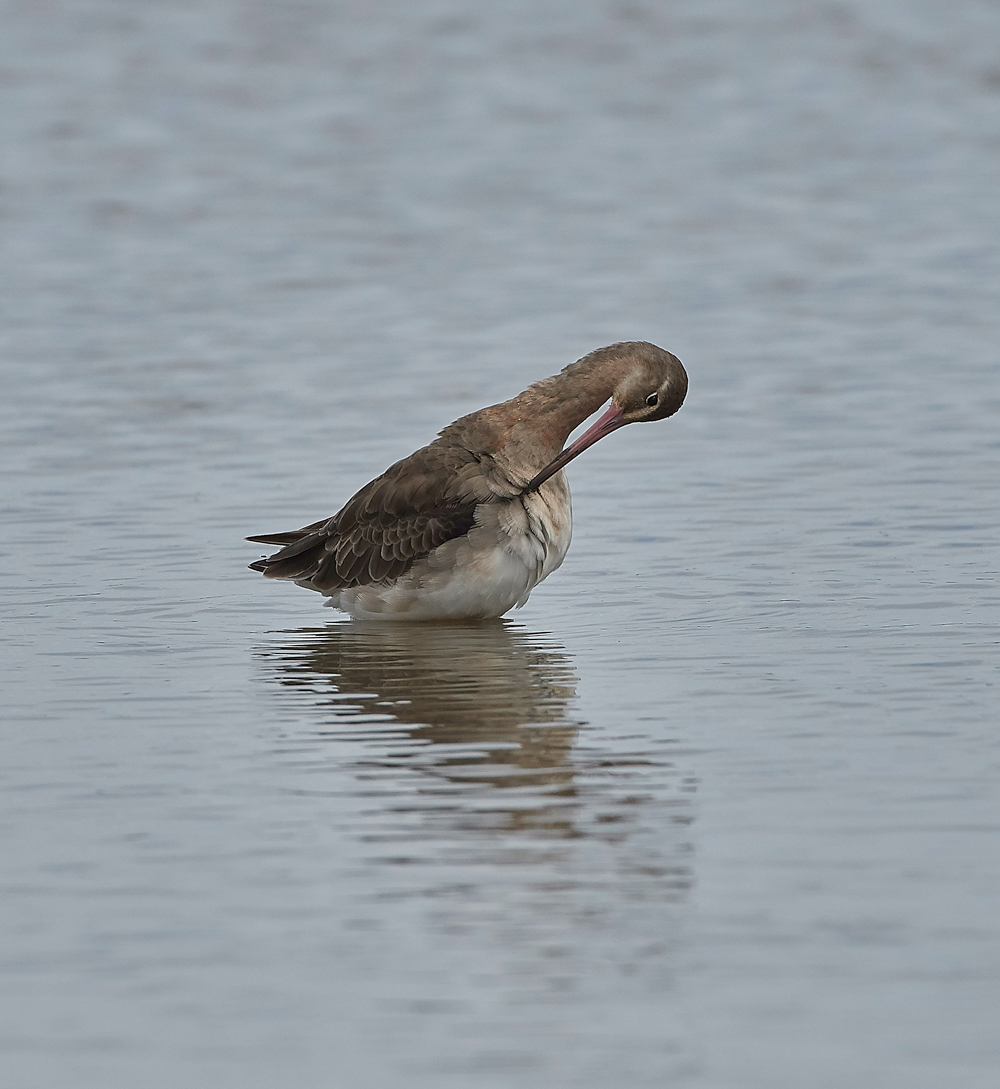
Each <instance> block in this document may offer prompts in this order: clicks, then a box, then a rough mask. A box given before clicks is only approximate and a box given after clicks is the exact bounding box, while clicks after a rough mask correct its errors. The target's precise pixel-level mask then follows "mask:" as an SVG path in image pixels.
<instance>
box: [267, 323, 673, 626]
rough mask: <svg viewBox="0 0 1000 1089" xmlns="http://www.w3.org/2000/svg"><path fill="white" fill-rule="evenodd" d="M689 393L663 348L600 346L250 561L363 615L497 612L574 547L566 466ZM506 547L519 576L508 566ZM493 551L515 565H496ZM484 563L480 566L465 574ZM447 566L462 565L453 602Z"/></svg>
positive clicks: (473, 418)
mask: <svg viewBox="0 0 1000 1089" xmlns="http://www.w3.org/2000/svg"><path fill="white" fill-rule="evenodd" d="M686 391H687V375H686V374H685V372H684V368H683V367H682V366H681V364H680V362H679V360H677V359H676V358H675V357H674V356H672V355H671V354H670V353H669V352H665V351H664V350H663V349H662V348H658V347H656V345H653V344H648V343H646V342H643V341H637V342H628V343H622V344H612V345H610V346H609V347H607V348H601V349H598V351H596V352H591V353H590V355H587V356H584V358H583V359H581V360H579V361H578V362H576V363H573V364H571V365H570V366H569V367H566V368H565V369H564V370H563V371H562V372H560V373H559V374H558V375H554V376H553V377H551V378H546V379H543V380H542V381H541V382H537V383H535V385H533V386H530V387H529V388H528V389H527V390H525V391H524V392H523V393H522V394H520V395H519V396H517V397H515V398H513V399H512V400H510V401H505V402H503V403H502V404H499V405H492V406H490V407H488V408H484V409H481V410H480V411H478V412H474V413H472V414H471V415H469V416H464V417H462V418H461V419H459V420H456V421H455V422H454V423H453V424H450V425H449V426H448V427H446V428H445V429H444V430H443V431H442V432H441V434H440V435H439V436H438V438H436V439H435V440H434V441H433V442H432V443H430V445H428V446H425V447H423V448H422V449H420V450H417V451H416V453H413V454H411V455H410V456H409V457H407V458H404V459H403V460H402V461H398V462H396V464H395V465H392V466H391V467H390V468H389V469H387V470H386V471H385V472H384V473H383V474H382V475H381V476H379V477H376V478H375V479H374V480H372V481H370V482H369V483H368V484H366V485H365V486H364V487H363V488H362V489H361V490H360V491H359V492H358V493H357V494H356V495H355V496H354V497H353V498H352V499H351V500H350V501H349V502H348V503H347V504H346V506H344V507H343V509H342V510H341V511H340V512H339V513H338V514H335V515H334V516H333V517H332V518H328V519H326V520H323V521H320V522H314V523H313V524H312V525H309V526H306V527H304V528H303V529H300V530H292V531H289V532H286V533H274V534H263V535H260V536H256V537H248V538H247V540H250V541H259V542H262V543H264V544H276V545H283V546H284V547H283V548H281V550H280V551H279V552H276V553H275V554H274V555H273V556H271V557H269V558H268V559H263V560H259V561H257V562H256V563H253V564H251V565H250V566H251V568H252V569H253V570H255V571H260V572H261V573H263V574H264V575H265V576H267V577H268V578H280V579H291V580H294V581H295V582H297V583H298V584H299V585H300V586H305V587H308V588H309V589H312V590H317V591H319V592H320V593H322V594H326V595H328V596H330V597H331V598H332V599H333V600H332V601H331V603H332V604H337V605H339V606H340V607H342V608H347V609H348V611H350V612H351V613H352V614H354V615H357V616H371V615H386V616H393V617H404V616H408V617H410V618H416V619H430V618H434V617H436V616H439V615H440V616H448V617H453V618H457V617H459V616H480V615H484V616H485V615H494V616H496V615H500V612H506V611H507V609H509V608H511V607H512V606H513V605H514V604H518V603H523V600H526V599H527V595H528V593H530V590H531V588H532V587H533V586H534V585H535V584H537V582H539V581H541V579H542V578H544V577H545V576H546V575H547V574H548V573H549V571H550V570H554V569H555V567H557V566H558V564H559V563H560V562H561V561H562V557H563V555H564V554H565V551H566V548H568V546H569V521H570V511H569V492H568V488H567V487H566V484H565V480H564V478H563V476H562V473H561V469H562V468H563V466H564V465H565V464H566V463H568V462H569V461H570V460H572V458H574V457H575V456H576V455H577V454H579V453H580V452H582V450H583V449H585V448H586V447H587V446H589V445H591V444H592V443H593V442H595V441H597V439H599V438H601V437H603V435H604V434H607V433H609V432H610V431H612V430H615V429H616V428H618V427H620V426H622V425H624V424H626V423H632V422H638V421H648V420H657V419H663V418H664V417H666V416H670V415H672V414H673V413H674V412H676V411H677V409H678V408H680V406H681V404H682V402H683V400H684V396H685V393H686ZM609 397H612V399H613V404H612V408H611V409H609V411H608V412H607V413H606V414H605V416H604V417H603V418H602V420H601V421H599V423H598V424H597V425H595V426H594V427H593V428H591V429H590V431H588V432H587V433H586V434H585V435H584V436H582V437H581V438H580V439H579V440H577V442H575V443H574V444H572V445H571V446H570V447H569V448H568V449H567V450H565V451H562V446H563V443H564V442H565V440H566V438H567V436H568V435H569V433H570V432H571V431H572V430H573V429H574V428H575V427H576V426H577V425H578V424H579V423H581V422H582V421H583V420H584V419H586V418H587V417H588V416H590V415H591V414H592V413H594V412H595V411H596V410H597V409H598V408H600V406H601V405H602V404H603V403H604V402H605V401H607V400H608V398H609ZM560 451H562V452H561V453H560ZM464 544H468V545H469V548H464V547H463V546H464ZM446 545H447V546H449V547H448V548H447V549H443V548H442V546H446ZM493 552H496V553H497V555H496V556H493V555H492V553H493ZM488 554H489V555H488ZM490 556H492V559H490ZM511 556H516V557H518V562H519V563H520V564H521V567H520V568H518V569H517V571H518V572H520V573H523V576H524V577H523V578H521V577H520V574H516V573H515V572H513V571H512V569H511V568H510V563H509V561H510V557H511ZM498 557H499V558H500V559H502V561H503V563H504V564H505V565H506V566H505V567H504V569H503V571H502V572H500V573H499V574H497V572H496V570H495V569H496V563H497V562H499V561H498ZM487 560H489V562H486V561H487ZM477 562H479V566H480V567H481V568H483V570H477V571H476V572H475V573H474V578H473V577H470V571H471V570H472V568H473V566H475V565H476V563H477ZM484 564H485V567H484ZM490 564H492V567H491V566H490ZM449 565H451V566H453V567H455V568H456V570H457V569H461V572H460V573H461V579H460V580H459V581H460V582H461V588H460V590H459V589H455V588H453V590H452V592H451V596H452V598H454V599H455V600H454V601H453V602H451V603H450V604H449V597H448V593H449V592H448V590H447V587H446V585H445V583H446V579H445V575H446V574H448V568H449ZM487 567H488V568H489V569H490V571H493V572H494V577H496V578H501V579H505V580H507V582H509V583H510V586H509V587H507V589H506V590H505V591H504V592H500V591H499V590H497V591H496V592H492V591H491V590H490V588H489V587H486V586H484V587H481V588H480V589H481V591H482V592H481V593H480V590H479V589H477V588H476V586H475V583H476V580H479V581H480V582H482V581H483V580H484V579H487V580H488V578H489V577H491V576H490V575H489V574H487V573H485V568H487ZM522 569H523V570H522ZM522 582H523V583H524V585H523V586H522V585H521V583H522ZM515 584H516V585H515ZM457 585H458V583H456V586H457ZM366 588H370V589H366ZM361 591H364V593H362V592H361ZM515 591H516V592H515ZM435 595H436V596H435ZM345 597H346V598H347V600H345ZM362 597H363V598H364V601H363V602H362V600H361V598H362ZM431 597H434V599H435V603H434V604H429V599H430V598H431ZM439 598H440V600H438V599H439ZM459 598H461V601H459V600H458V599H459ZM480 598H482V600H479V599H480ZM508 599H510V600H508ZM501 605H502V606H503V608H500V606H501ZM497 609H499V610H500V611H499V612H498V611H496V610H497ZM442 610H443V612H442ZM484 610H485V611H484Z"/></svg>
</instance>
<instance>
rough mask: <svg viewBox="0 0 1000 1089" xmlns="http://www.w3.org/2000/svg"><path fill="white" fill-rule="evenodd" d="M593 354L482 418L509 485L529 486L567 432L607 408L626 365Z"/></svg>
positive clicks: (554, 452) (558, 446)
mask: <svg viewBox="0 0 1000 1089" xmlns="http://www.w3.org/2000/svg"><path fill="white" fill-rule="evenodd" d="M618 362H619V361H618V360H615V359H606V358H601V353H600V352H592V353H591V354H590V355H588V356H584V358H583V359H581V360H579V361H578V362H576V363H571V364H570V365H569V366H568V367H566V368H565V369H564V370H563V371H561V372H560V373H559V374H556V375H553V376H552V377H551V378H543V379H542V381H540V382H536V383H535V384H534V385H533V386H529V387H528V388H527V389H526V390H525V391H524V392H523V393H521V394H519V395H518V396H517V397H515V398H513V399H512V400H510V401H505V402H504V403H503V404H501V405H493V406H492V407H491V408H487V409H484V410H483V412H482V413H481V416H482V419H483V423H484V424H485V425H486V427H487V428H488V429H489V430H490V431H492V432H493V434H494V435H495V438H494V441H493V445H494V449H495V450H496V451H497V453H498V454H499V460H501V461H502V462H503V463H504V465H505V468H507V469H508V471H509V472H510V475H511V476H512V479H515V480H517V479H518V478H519V477H523V478H524V479H525V480H530V479H531V478H532V477H533V476H534V475H535V474H536V473H538V472H540V471H541V470H542V469H543V468H544V467H545V466H546V465H548V463H549V462H550V461H551V460H552V459H553V458H554V457H555V456H556V455H557V454H558V453H559V452H560V451H561V450H562V448H563V446H564V445H565V443H566V439H567V437H568V436H569V434H570V432H571V431H573V430H574V429H575V428H576V427H578V426H579V425H580V424H581V423H583V421H584V420H586V419H587V417H588V416H592V415H593V414H594V413H595V412H596V411H597V410H598V409H599V408H600V407H601V406H602V405H603V404H605V402H607V401H608V400H609V399H610V397H611V395H612V393H614V391H615V388H616V387H617V385H618V383H619V382H620V381H621V379H622V377H623V376H624V374H625V369H626V365H625V361H624V360H622V361H621V362H620V365H616V364H617V363H618Z"/></svg>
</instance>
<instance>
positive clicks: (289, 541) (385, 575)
mask: <svg viewBox="0 0 1000 1089" xmlns="http://www.w3.org/2000/svg"><path fill="white" fill-rule="evenodd" d="M491 468H492V466H491V465H490V466H487V465H485V464H484V459H483V458H482V456H476V455H475V454H473V453H471V451H469V450H466V449H463V448H461V447H457V446H454V445H451V444H443V443H441V442H440V440H439V441H438V442H435V443H432V444H431V445H430V446H425V447H424V448H423V449H422V450H418V451H417V452H416V453H415V454H411V455H410V456H409V457H408V458H404V459H403V460H402V461H399V462H397V463H396V464H395V465H393V466H391V467H390V468H389V469H387V470H386V471H385V472H384V473H383V474H382V475H381V476H380V477H376V478H375V480H372V481H370V482H369V483H368V484H366V485H365V486H364V487H363V488H362V489H361V490H360V491H359V492H358V493H357V495H355V496H354V497H353V498H352V499H351V500H350V501H349V502H348V503H347V504H346V506H345V507H344V508H343V510H341V511H340V513H339V514H335V515H334V516H333V517H332V518H329V519H327V520H326V521H322V522H314V523H313V524H312V525H311V526H306V527H305V528H304V529H300V530H293V531H291V532H289V533H272V534H264V535H261V536H258V537H248V538H247V540H257V541H262V542H264V543H265V544H284V545H285V547H284V548H283V549H281V551H280V552H276V553H275V554H274V555H273V556H270V557H268V558H267V559H265V560H258V561H257V562H256V563H252V564H251V565H250V567H251V568H252V569H253V570H254V571H260V572H261V573H262V574H264V575H266V576H267V577H268V578H276V579H293V580H295V581H296V582H298V583H300V584H303V585H306V586H309V587H310V588H311V589H314V590H319V591H320V592H321V593H327V594H328V593H332V592H334V591H336V590H342V589H345V588H346V587H349V586H363V585H366V584H368V583H372V582H382V581H384V580H390V579H395V578H399V576H400V575H403V574H405V573H406V572H407V571H408V570H409V569H410V567H412V566H413V564H414V563H415V562H416V561H417V560H418V559H420V558H421V557H423V556H426V555H427V554H428V553H430V552H432V551H433V550H434V549H435V548H437V547H438V546H439V545H442V544H444V543H445V542H446V541H450V540H452V539H453V538H455V537H461V536H462V535H463V534H465V533H468V532H469V530H470V529H471V528H472V526H473V524H474V521H475V510H476V507H477V506H478V504H479V503H480V502H482V501H483V500H484V499H487V498H489V497H491V494H492V493H491V492H490V491H489V489H488V487H486V484H485V476H486V474H487V473H488V472H490V469H491Z"/></svg>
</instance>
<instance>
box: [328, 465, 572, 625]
mask: <svg viewBox="0 0 1000 1089" xmlns="http://www.w3.org/2000/svg"><path fill="white" fill-rule="evenodd" d="M572 533H573V511H572V507H571V504H570V495H569V485H568V484H567V483H566V478H565V476H564V474H563V473H557V474H556V475H555V476H553V477H552V478H551V479H550V480H547V481H546V482H545V484H543V485H542V487H541V488H540V489H539V490H538V491H537V492H533V493H532V494H531V495H529V496H522V497H521V498H520V499H517V500H513V501H508V502H502V503H483V504H481V505H480V506H479V507H478V508H477V509H476V524H475V525H474V526H473V527H472V529H471V530H469V532H468V534H466V535H465V536H464V537H458V538H456V539H455V540H453V541H447V542H446V543H445V544H443V545H441V546H440V547H438V548H436V549H435V550H434V551H433V552H432V553H431V554H430V555H429V556H425V557H424V559H422V560H418V561H417V562H416V563H415V564H414V565H413V566H412V567H411V568H410V570H409V571H407V572H406V574H405V575H402V576H401V577H400V578H398V579H396V580H395V581H393V582H388V583H376V584H374V585H371V586H354V587H351V588H350V589H347V590H339V591H338V592H337V593H336V594H332V595H331V597H330V600H329V601H328V602H327V604H328V605H332V606H333V607H334V608H337V609H343V610H344V611H345V612H348V613H350V614H351V616H353V617H355V618H356V619H358V620H463V619H472V618H485V617H494V616H502V615H503V614H504V613H505V612H508V611H509V610H510V609H513V608H514V607H515V606H516V607H517V608H520V607H521V606H522V605H523V604H524V603H525V602H526V601H527V600H528V595H529V594H530V593H531V591H532V590H533V589H534V588H535V587H536V586H537V585H538V584H539V583H540V582H541V581H542V579H544V578H546V577H547V576H548V575H550V574H552V572H553V571H555V569H556V568H557V567H558V566H559V565H560V564H561V563H562V561H563V559H564V558H565V556H566V552H567V551H568V550H569V543H570V538H571V537H572Z"/></svg>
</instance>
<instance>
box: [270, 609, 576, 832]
mask: <svg viewBox="0 0 1000 1089" xmlns="http://www.w3.org/2000/svg"><path fill="white" fill-rule="evenodd" d="M285 634H286V635H288V636H292V637H294V641H292V642H285V643H284V645H279V646H272V647H269V648H267V649H264V650H262V651H261V652H260V654H261V657H262V658H264V659H266V660H267V662H268V664H269V666H270V667H271V669H273V671H274V676H275V679H277V680H278V681H279V682H280V683H281V684H282V685H285V686H289V687H293V688H298V689H300V690H303V689H304V690H305V693H307V694H308V695H309V696H310V700H311V702H312V701H315V705H316V706H318V707H319V708H320V709H321V710H322V711H323V718H324V722H323V726H322V728H321V729H319V730H317V731H315V732H314V733H313V735H312V736H313V737H314V738H315V737H316V736H319V737H322V738H324V739H327V740H340V741H344V742H351V743H354V745H355V746H357V745H358V743H359V742H361V743H362V745H361V746H360V750H358V749H356V751H355V756H356V757H357V758H356V759H354V760H352V761H351V763H352V765H353V766H354V767H355V769H356V770H357V771H358V772H359V773H367V774H369V775H371V776H373V778H374V780H375V782H374V783H373V784H372V785H373V787H374V788H376V789H377V787H378V780H379V779H380V778H382V777H383V776H385V775H389V776H390V778H391V776H392V775H393V774H395V775H397V776H398V775H399V774H400V773H406V774H410V775H412V773H413V772H414V771H416V772H419V773H421V777H422V778H424V785H423V786H422V787H421V786H419V785H417V786H416V789H414V785H413V784H411V785H410V787H409V789H402V790H400V789H399V788H400V786H401V784H399V783H398V782H397V783H394V784H393V789H394V792H395V793H396V801H395V804H394V806H393V808H394V811H395V812H397V813H399V812H402V811H411V812H412V811H414V810H420V811H421V812H422V813H423V814H424V815H425V816H427V815H429V814H430V813H434V814H435V815H436V816H437V818H438V820H441V819H443V818H444V816H445V814H447V820H446V823H447V824H448V825H449V826H451V827H452V828H453V829H454V828H456V826H461V827H465V828H467V829H470V830H471V829H473V828H474V829H476V830H479V831H483V830H486V829H488V828H492V829H495V830H498V831H500V830H502V831H516V830H530V831H531V832H533V833H535V834H544V835H549V836H556V837H566V836H574V835H577V834H579V833H578V832H577V831H576V830H575V828H574V825H573V820H572V811H573V804H572V803H573V798H574V796H575V793H576V791H575V786H574V775H575V772H576V768H575V766H574V763H573V759H572V749H573V744H574V740H575V739H576V736H577V732H578V729H579V726H580V723H578V722H573V721H572V720H571V719H570V718H569V707H570V703H571V701H572V700H573V699H574V698H575V695H576V683H577V678H576V676H575V674H574V672H573V669H572V666H571V664H570V661H569V659H568V657H567V656H566V654H565V651H564V650H563V648H561V647H560V646H559V645H558V644H557V643H556V642H555V641H554V640H552V639H551V638H550V637H548V636H545V635H539V634H537V633H532V632H528V631H526V630H525V629H524V628H522V627H520V626H519V625H516V624H514V623H512V622H510V621H502V620H497V621H492V622H481V621H480V622H471V623H465V624H449V625H446V626H445V625H442V626H436V625H402V624H400V625H395V624H394V625H387V624H377V623H365V622H363V621H353V622H349V623H339V624H333V625H330V626H329V627H327V628H324V629H321V630H308V631H302V632H288V633H285ZM373 743H374V744H373ZM362 754H363V755H362ZM426 777H430V779H431V780H432V782H430V783H429V782H428V781H427V778H426ZM502 792H506V794H507V795H509V796H511V797H510V800H509V802H507V803H505V802H504V801H503V800H502V799H503V796H504V795H503V793H502ZM442 795H443V796H442ZM456 795H458V797H456ZM514 795H516V796H517V797H516V799H515V798H514V797H513V796H514ZM459 797H460V798H461V799H462V804H460V805H458V806H456V805H455V804H454V803H455V802H457V801H458V800H459Z"/></svg>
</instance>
